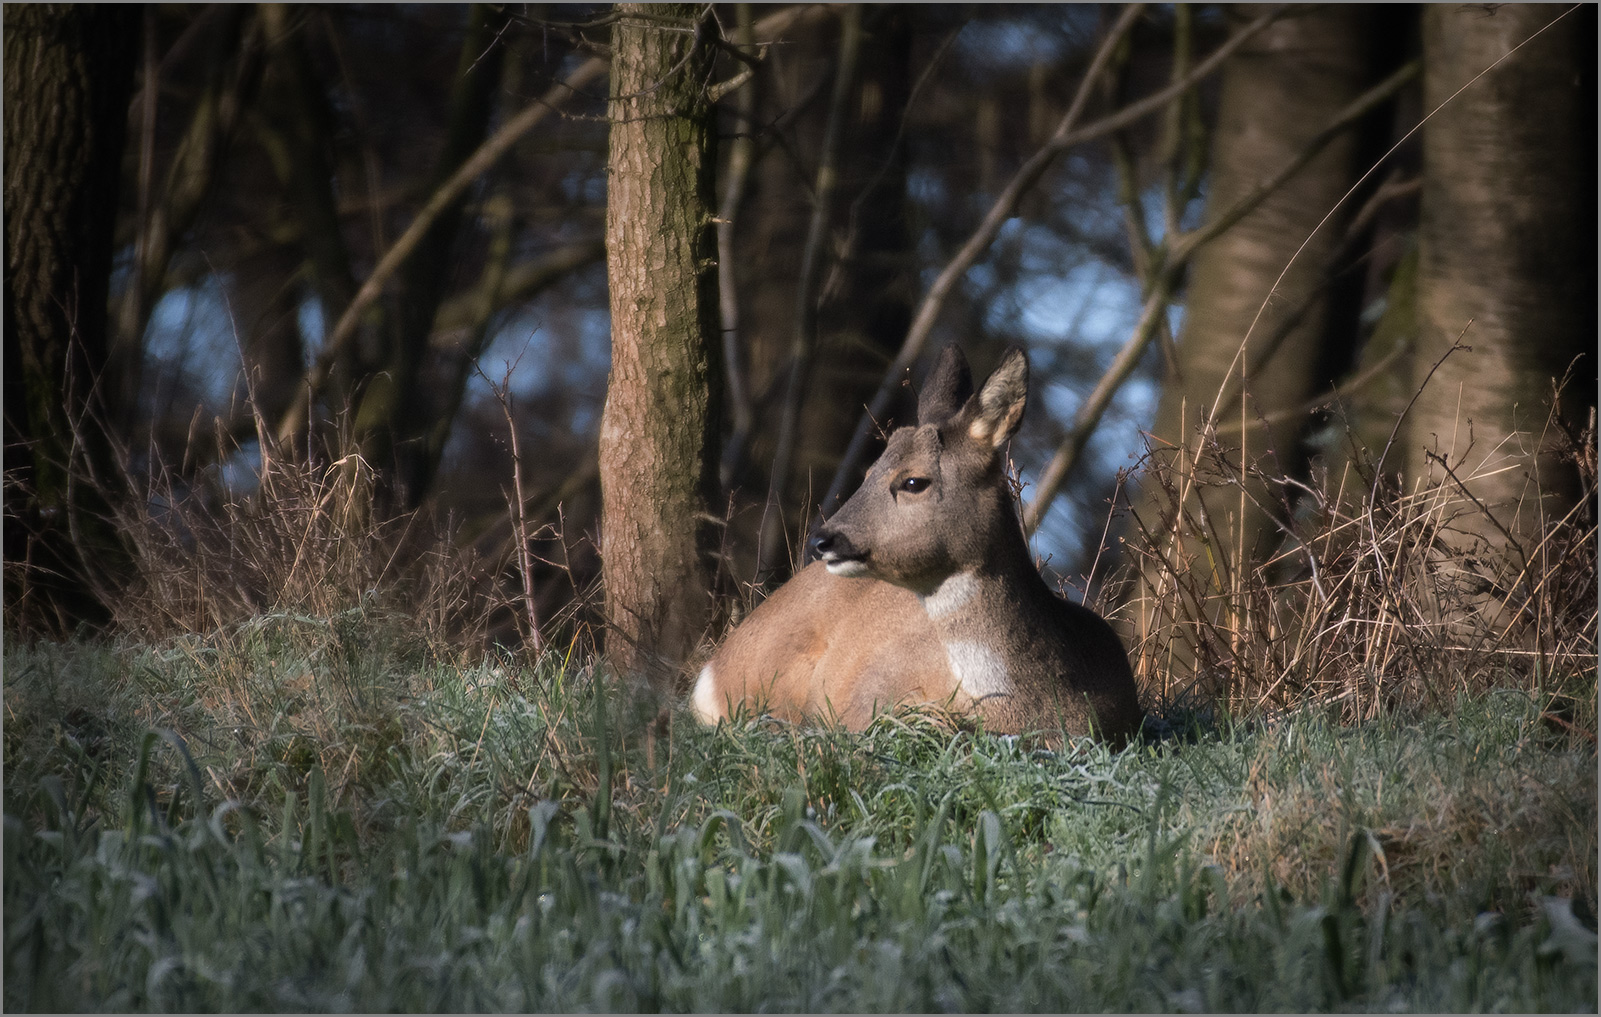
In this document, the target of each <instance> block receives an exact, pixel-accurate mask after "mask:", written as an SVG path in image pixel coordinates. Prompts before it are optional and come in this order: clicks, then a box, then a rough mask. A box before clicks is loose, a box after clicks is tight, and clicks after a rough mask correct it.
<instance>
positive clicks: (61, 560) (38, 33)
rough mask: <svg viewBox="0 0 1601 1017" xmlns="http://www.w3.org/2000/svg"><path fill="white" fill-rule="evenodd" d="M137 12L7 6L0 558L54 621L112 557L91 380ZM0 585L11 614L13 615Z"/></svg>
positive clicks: (100, 368) (101, 324)
mask: <svg viewBox="0 0 1601 1017" xmlns="http://www.w3.org/2000/svg"><path fill="white" fill-rule="evenodd" d="M139 17H140V12H139V9H138V8H137V7H133V6H122V7H118V6H98V5H70V4H7V5H6V7H5V42H4V47H5V229H6V265H5V433H6V439H5V442H6V464H5V465H6V471H7V483H6V515H7V525H6V528H5V530H6V536H5V553H6V559H7V562H8V563H16V562H21V561H24V560H28V559H30V555H31V561H30V564H31V565H33V566H37V567H36V568H34V569H32V570H31V575H30V576H29V577H28V578H29V580H30V581H31V582H32V583H35V584H37V585H33V586H31V587H24V588H23V589H28V590H30V591H32V592H38V593H41V594H43V595H44V599H45V600H46V601H48V602H49V603H48V604H47V605H40V606H46V607H47V609H48V610H50V611H51V613H53V614H54V615H55V617H56V618H57V619H58V620H59V622H60V623H61V624H63V625H72V624H74V623H76V622H77V621H80V620H95V619H98V618H102V617H104V616H105V609H106V607H107V605H103V604H100V603H98V601H97V600H96V599H95V597H94V595H93V593H92V591H91V589H90V587H89V586H88V585H87V584H86V582H85V581H84V572H85V569H86V568H87V567H88V566H89V565H91V564H92V565H95V566H97V567H103V566H105V565H106V564H107V563H108V561H109V560H110V558H111V556H112V555H114V553H115V548H116V541H115V537H114V536H113V534H112V532H111V529H110V526H109V522H108V521H106V520H104V519H102V518H99V516H100V513H101V512H102V511H103V508H104V506H103V504H101V503H100V502H99V498H98V495H99V494H101V493H106V491H107V487H108V486H110V485H114V483H115V480H114V477H115V464H114V461H113V457H112V455H111V450H110V445H109V442H108V441H107V440H106V436H105V434H104V432H103V429H102V425H103V424H104V423H105V422H106V421H109V420H111V419H114V418H113V416H112V413H113V411H114V409H115V407H112V406H109V405H107V404H108V402H109V401H110V393H113V392H115V391H116V386H115V384H114V381H113V379H107V378H104V377H103V376H102V375H103V373H104V370H105V366H106V361H107V349H108V344H107V321H108V315H107V299H108V290H109V285H110V279H111V254H112V229H113V226H114V225H115V222H116V211H117V197H118V192H117V180H118V174H119V172H120V170H121V167H122V153H123V138H124V135H125V133H126V125H127V116H128V101H129V98H130V94H131V90H132V85H133V67H134V60H135V57H136V56H137V53H138V44H139V30H138V29H139ZM13 480H15V481H18V482H20V483H19V484H14V483H13ZM97 487H98V488H99V490H98V491H97V490H96V488H97ZM30 535H31V536H33V537H36V538H37V540H36V541H35V542H33V543H32V545H31V548H30V541H29V538H30ZM7 578H8V584H7V585H8V590H7V593H8V603H7V609H8V615H9V613H10V612H11V611H12V610H13V609H16V608H19V607H24V605H21V604H19V602H18V599H17V595H18V594H19V593H20V592H22V590H19V589H18V588H17V587H14V586H12V585H11V583H10V580H11V578H12V573H10V572H8V573H7Z"/></svg>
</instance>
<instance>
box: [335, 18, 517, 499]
mask: <svg viewBox="0 0 1601 1017" xmlns="http://www.w3.org/2000/svg"><path fill="white" fill-rule="evenodd" d="M467 17H468V23H467V32H466V37H465V38H464V39H463V40H462V45H461V55H460V58H459V60H458V65H457V69H456V78H455V87H454V89H453V91H452V94H451V100H450V119H449V121H448V124H447V128H446V131H447V133H446V135H445V139H444V145H443V147H442V149H441V151H440V153H439V156H438V158H437V160H436V161H435V163H434V170H433V173H432V175H431V176H430V178H429V180H428V185H427V188H426V190H425V193H428V194H433V193H434V192H436V191H437V190H438V189H439V188H440V187H441V186H442V185H443V184H444V183H445V182H446V181H447V180H449V179H450V178H451V176H452V175H454V174H455V172H456V170H457V169H459V168H460V167H461V164H462V163H463V162H466V161H467V159H468V157H469V156H471V155H472V154H473V152H475V151H476V150H477V149H478V146H479V145H481V144H482V143H483V140H484V137H485V135H486V134H487V133H488V130H489V118H490V114H491V112H492V111H493V110H494V106H495V92H496V89H497V88H498V87H499V85H500V68H501V64H502V58H503V56H504V54H505V46H504V45H503V44H501V42H500V41H499V39H498V36H499V34H500V32H501V31H502V30H503V29H504V27H505V23H506V14H505V12H504V11H497V10H495V9H493V8H491V7H489V6H488V5H484V4H475V5H473V7H472V8H471V9H470V11H469V13H468V16H467ZM466 203H467V195H466V194H463V195H461V196H460V197H458V198H457V199H456V201H455V202H454V203H453V204H452V205H451V206H450V207H449V208H448V209H446V210H445V211H444V212H442V213H441V214H440V215H439V217H438V218H437V219H436V220H435V221H434V224H433V226H431V227H430V228H429V230H428V232H427V233H426V234H425V235H424V236H423V238H422V241H421V242H420V243H419V244H418V245H417V247H416V249H415V250H414V251H413V252H412V254H411V257H410V258H409V259H408V260H407V262H406V265H405V267H404V268H402V269H401V271H400V272H399V279H398V280H397V285H396V287H395V290H394V297H395V300H394V305H393V312H394V313H393V315H392V319H391V321H390V322H389V323H388V327H387V328H386V329H385V332H386V333H387V338H388V340H389V342H388V347H389V349H388V357H387V362H386V363H385V364H384V365H383V366H382V367H381V368H380V370H379V371H378V372H377V373H376V374H375V375H374V376H373V379H372V381H371V382H370V383H369V384H368V385H367V386H366V388H365V390H364V392H363V394H362V399H361V408H360V410H358V412H357V414H356V433H357V437H358V439H359V440H360V441H361V442H362V444H363V447H364V450H365V452H366V454H367V456H368V460H369V461H370V462H371V463H373V465H375V466H376V467H378V468H379V469H380V470H381V471H383V473H384V474H385V476H386V480H387V483H386V484H385V488H386V489H387V490H388V491H389V492H390V495H391V501H392V503H393V507H395V508H398V509H412V508H416V507H417V506H418V505H419V504H421V502H422V498H423V496H424V495H425V494H426V493H427V491H428V487H429V485H430V484H431V483H432V482H433V465H434V460H433V458H432V457H431V456H430V455H429V454H428V443H427V436H428V434H429V433H430V432H431V431H433V430H434V426H435V424H436V422H437V419H438V415H439V414H440V413H441V412H443V411H445V410H446V409H453V408H454V405H455V402H456V401H454V400H452V399H450V398H449V397H448V396H447V397H446V398H442V399H434V398H430V397H429V395H428V393H426V392H425V385H424V383H423V374H424V372H425V371H427V369H428V367H429V364H428V356H427V354H428V339H429V337H430V336H431V335H432V334H433V331H434V319H435V317H436V316H437V315H438V313H439V308H440V304H441V302H442V301H443V300H444V297H445V293H446V291H447V289H448V288H449V282H450V269H451V264H452V260H451V251H452V248H453V247H454V246H455V243H456V238H457V234H458V233H459V232H460V227H461V222H462V210H463V208H464V207H465V206H466Z"/></svg>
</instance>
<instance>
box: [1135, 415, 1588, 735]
mask: <svg viewBox="0 0 1601 1017" xmlns="http://www.w3.org/2000/svg"><path fill="white" fill-rule="evenodd" d="M1546 433H1547V435H1548V436H1549V435H1553V434H1560V435H1561V436H1562V437H1561V438H1560V439H1559V440H1558V441H1557V442H1556V443H1555V444H1556V445H1557V446H1559V451H1560V454H1561V456H1562V457H1565V458H1566V459H1568V460H1569V461H1570V463H1571V465H1574V466H1576V467H1577V470H1576V473H1577V475H1578V476H1579V478H1580V483H1581V485H1582V488H1583V489H1582V493H1581V496H1580V497H1579V498H1578V499H1577V501H1576V503H1575V507H1574V508H1573V509H1572V510H1571V511H1568V512H1567V513H1566V514H1565V515H1562V516H1560V517H1557V518H1547V517H1544V516H1543V515H1540V514H1538V513H1532V512H1528V511H1527V507H1528V505H1531V504H1532V505H1541V504H1544V501H1543V499H1542V493H1543V492H1542V491H1541V490H1540V487H1539V473H1538V470H1537V469H1530V468H1529V464H1528V463H1527V462H1526V461H1524V462H1510V463H1509V461H1508V460H1507V459H1505V458H1500V459H1498V458H1496V457H1495V456H1492V455H1483V454H1481V455H1480V456H1478V457H1477V458H1475V457H1473V456H1472V455H1470V454H1464V455H1462V456H1460V457H1453V459H1452V460H1451V461H1450V462H1447V461H1446V460H1445V459H1444V458H1437V459H1436V460H1434V461H1433V465H1434V469H1433V470H1432V471H1431V474H1430V475H1429V476H1427V477H1423V478H1420V479H1419V480H1418V481H1417V482H1416V483H1415V484H1414V485H1413V486H1412V487H1411V489H1410V490H1401V489H1399V488H1398V487H1396V486H1395V485H1394V484H1393V483H1386V482H1385V480H1384V477H1383V475H1382V474H1380V475H1378V477H1377V478H1376V477H1375V472H1374V470H1373V468H1372V466H1371V464H1365V463H1362V462H1361V461H1360V460H1357V461H1355V462H1352V463H1349V464H1347V465H1346V466H1344V467H1343V468H1341V469H1339V470H1338V472H1334V471H1331V470H1314V471H1313V475H1312V477H1311V478H1310V479H1307V480H1302V479H1298V478H1294V477H1287V476H1284V475H1283V474H1282V473H1280V472H1278V471H1276V470H1275V469H1274V468H1273V466H1272V463H1273V460H1272V458H1271V457H1264V458H1263V459H1259V460H1256V461H1255V462H1253V463H1251V464H1249V465H1247V466H1244V467H1242V466H1241V465H1240V463H1239V458H1238V453H1237V452H1236V451H1234V450H1232V449H1228V448H1226V447H1224V446H1223V445H1222V444H1220V443H1219V442H1218V441H1217V437H1216V434H1215V433H1211V434H1205V435H1203V436H1202V438H1203V440H1202V441H1201V443H1200V444H1199V446H1198V451H1194V450H1192V451H1191V452H1190V453H1189V454H1187V455H1178V456H1165V455H1163V456H1157V455H1147V457H1146V463H1145V472H1144V474H1143V477H1142V483H1143V484H1145V485H1147V490H1148V491H1155V492H1157V496H1156V497H1154V498H1151V499H1149V500H1148V501H1147V502H1146V504H1147V505H1155V506H1156V510H1157V511H1155V512H1152V511H1150V510H1149V509H1146V510H1145V511H1144V512H1143V514H1142V512H1141V511H1140V510H1138V509H1136V508H1134V507H1133V506H1132V505H1131V506H1130V525H1129V527H1128V530H1127V536H1126V538H1125V545H1126V550H1127V552H1128V554H1127V561H1126V564H1125V566H1124V571H1123V575H1122V576H1121V578H1120V580H1119V583H1120V585H1122V586H1123V589H1124V590H1125V591H1128V592H1126V593H1125V595H1124V597H1123V607H1122V611H1121V617H1122V621H1123V622H1124V623H1125V624H1129V625H1130V626H1131V627H1132V628H1133V629H1134V631H1135V633H1136V639H1135V641H1134V643H1133V644H1132V651H1133V652H1132V654H1131V657H1132V661H1133V663H1134V666H1135V674H1136V676H1137V679H1138V680H1139V681H1140V682H1141V685H1142V687H1143V688H1144V689H1145V690H1146V694H1147V696H1148V697H1151V698H1154V699H1155V700H1157V701H1158V703H1159V704H1169V705H1179V706H1185V705H1198V704H1214V705H1217V706H1222V707H1225V708H1226V709H1228V710H1229V711H1230V712H1234V713H1236V714H1239V713H1257V714H1259V715H1261V714H1266V715H1269V716H1271V715H1274V714H1277V713H1280V712H1283V711H1286V710H1290V709H1294V708H1297V707H1301V706H1305V705H1309V704H1318V705H1323V706H1328V707H1333V708H1335V709H1337V711H1338V716H1339V717H1340V718H1341V719H1342V720H1343V721H1345V722H1358V721H1363V720H1369V719H1372V718H1374V717H1376V716H1378V715H1379V714H1381V713H1383V712H1385V711H1387V710H1390V709H1393V708H1397V707H1422V708H1427V709H1448V708H1449V707H1450V704H1451V703H1452V701H1453V700H1454V698H1455V697H1456V696H1457V695H1458V694H1459V693H1468V692H1475V691H1482V690H1484V689H1485V688H1488V687H1491V686H1502V687H1505V686H1509V685H1511V686H1516V687H1520V688H1523V689H1525V690H1527V691H1529V692H1531V693H1535V694H1537V695H1540V696H1543V697H1545V699H1544V702H1545V703H1546V710H1545V718H1546V720H1547V722H1548V723H1550V724H1551V725H1553V726H1556V727H1558V728H1561V729H1563V730H1566V731H1568V732H1570V733H1574V734H1575V735H1576V736H1578V737H1582V738H1585V739H1587V740H1589V741H1590V742H1591V743H1592V744H1593V743H1594V741H1595V730H1596V715H1595V709H1596V704H1595V688H1596V686H1595V680H1596V623H1597V612H1596V519H1595V495H1596V488H1595V461H1596V445H1595V427H1594V418H1593V416H1592V417H1591V422H1590V424H1589V426H1588V427H1587V428H1586V429H1585V430H1584V431H1582V432H1575V431H1573V430H1572V429H1562V428H1557V427H1548V428H1547V432H1546ZM1381 462H1382V458H1381ZM1470 464H1471V465H1470ZM1510 468H1523V469H1525V470H1526V471H1527V473H1528V475H1529V476H1530V477H1531V480H1530V489H1529V490H1528V492H1527V494H1526V497H1525V500H1524V501H1525V504H1524V505H1523V506H1520V508H1522V509H1523V510H1524V511H1523V512H1522V517H1523V518H1524V519H1525V520H1527V519H1529V518H1536V519H1537V522H1536V523H1535V524H1534V525H1533V526H1532V527H1531V526H1529V525H1528V523H1527V522H1525V523H1524V527H1525V528H1524V530H1523V532H1521V533H1520V534H1518V535H1516V536H1514V535H1513V534H1511V533H1510V532H1509V531H1508V529H1507V524H1506V523H1505V522H1504V521H1503V519H1502V518H1500V515H1504V514H1505V513H1504V512H1501V513H1500V514H1499V515H1498V511H1497V510H1492V509H1491V508H1490V507H1488V506H1486V505H1485V504H1483V503H1482V502H1481V501H1479V499H1478V498H1476V497H1475V496H1474V495H1473V494H1472V488H1473V481H1474V480H1475V478H1476V477H1477V476H1478V475H1480V474H1479V472H1476V471H1481V472H1482V471H1484V470H1491V469H1510ZM1264 490H1265V491H1267V492H1270V496H1269V497H1271V498H1272V499H1273V503H1271V504H1268V503H1266V501H1267V499H1264V498H1262V497H1261V496H1260V495H1253V494H1252V492H1253V491H1264ZM1202 495H1205V496H1207V497H1205V498H1204V499H1203V498H1202V497H1199V496H1202ZM1248 498H1249V499H1252V500H1253V501H1255V502H1256V503H1257V507H1258V508H1260V509H1262V510H1264V511H1266V512H1268V513H1269V514H1270V515H1271V516H1272V517H1273V519H1274V520H1275V521H1276V524H1277V526H1278V529H1279V531H1280V532H1281V534H1282V537H1283V539H1282V541H1281V542H1280V543H1279V545H1278V548H1277V550H1276V551H1274V552H1273V553H1272V554H1270V555H1266V556H1263V557H1262V558H1260V560H1253V559H1252V558H1251V557H1250V556H1249V554H1248V553H1242V552H1243V551H1244V549H1243V548H1242V547H1241V545H1240V542H1239V540H1238V538H1237V535H1235V534H1234V533H1233V529H1232V528H1233V527H1234V526H1235V525H1236V524H1237V520H1238V516H1237V515H1236V516H1234V517H1233V518H1222V519H1220V518H1218V517H1217V514H1216V513H1215V508H1216V507H1217V506H1218V505H1221V504H1224V503H1225V502H1227V503H1230V504H1233V505H1236V506H1238V507H1239V510H1240V513H1241V514H1243V510H1244V509H1245V507H1246V499H1248ZM1207 505H1210V506H1212V507H1213V508H1214V513H1213V514H1208V512H1207V510H1206V507H1205V506H1207ZM1487 533H1488V534H1497V535H1501V536H1502V537H1503V539H1502V540H1499V541H1494V540H1490V539H1486V538H1485V537H1483V536H1482V534H1487Z"/></svg>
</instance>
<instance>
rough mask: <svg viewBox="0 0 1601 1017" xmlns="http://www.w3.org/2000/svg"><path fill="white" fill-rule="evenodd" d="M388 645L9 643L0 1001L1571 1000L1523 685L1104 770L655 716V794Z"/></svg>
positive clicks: (1377, 1005) (345, 635)
mask: <svg viewBox="0 0 1601 1017" xmlns="http://www.w3.org/2000/svg"><path fill="white" fill-rule="evenodd" d="M396 633H397V630H396V629H395V628H394V627H393V626H390V625H386V624H384V623H383V622H382V621H381V620H374V619H367V618H363V617H362V616H361V615H360V614H359V613H353V614H351V615H349V616H342V617H340V618H336V619H334V620H332V621H326V620H325V621H315V620H312V619H306V618H275V619H262V620H257V621H255V622H252V623H249V624H247V625H245V626H241V627H240V628H238V629H236V630H234V631H233V632H232V633H229V634H226V635H221V636H215V637H211V638H209V639H198V638H184V639H181V640H173V641H168V642H166V643H163V644H160V645H156V646H149V645H132V644H130V645H126V646H121V647H108V646H102V645H83V646H70V647H60V646H40V647H37V648H35V649H20V648H16V647H14V646H13V647H10V648H8V650H7V652H6V659H5V676H6V684H5V708H6V712H5V749H6V756H5V762H6V774H5V775H6V784H5V809H6V831H5V852H6V855H5V915H6V961H5V965H6V967H5V975H6V979H5V1002H6V1005H7V1008H8V1009H30V1010H57V1009H69V1010H70V1009H85V1008H88V1009H135V1010H143V1009H157V1010H250V1009H293V1010H306V1009H310V1010H324V1009H334V1010H337V1009H362V1010H383V1009H402V1010H421V1009H428V1010H463V1009H469V1010H470V1009H491V1010H517V1009H558V1010H559V1009H605V1010H619V1009H620V1010H633V1009H669V1010H693V1009H719V1010H734V1011H749V1010H759V1009H777V1010H869V1011H907V1010H912V1011H917V1010H941V1009H965V1010H986V1009H993V1010H1062V1009H1071V1010H1100V1009H1112V1010H1172V1009H1206V1010H1263V1009H1267V1010H1301V1009H1390V1008H1395V1007H1400V1008H1406V1009H1419V1010H1440V1011H1450V1010H1463V1009H1520V1010H1521V1009H1533V1010H1543V1009H1573V1008H1580V1009H1583V1008H1593V1007H1594V1004H1595V999H1596V991H1597V982H1596V965H1595V937H1594V933H1593V931H1591V929H1590V926H1591V925H1593V921H1594V919H1593V913H1594V904H1595V892H1596V891H1595V857H1596V842H1595V830H1596V787H1595V757H1594V754H1593V750H1592V748H1591V747H1590V746H1589V744H1588V743H1587V742H1584V741H1583V740H1576V739H1574V738H1573V736H1571V735H1567V734H1564V733H1563V732H1561V731H1560V730H1556V729H1552V728H1550V727H1549V726H1548V725H1546V724H1544V723H1543V722H1542V720H1541V714H1542V705H1543V704H1541V703H1539V702H1537V701H1536V700H1535V699H1533V698H1531V697H1530V696H1528V695H1527V694H1524V693H1504V692H1503V693H1492V694H1490V695H1488V696H1483V697H1477V698H1463V699H1461V700H1460V701H1459V702H1458V703H1457V706H1456V708H1455V710H1454V711H1452V712H1450V713H1449V714H1448V715H1437V716H1432V717H1424V718H1419V719H1414V720H1402V719H1396V718H1391V719H1388V720H1383V721H1378V722H1374V723H1372V724H1369V725H1366V726H1363V727H1356V728H1352V727H1341V726H1339V725H1337V724H1334V723H1332V722H1330V720H1329V718H1328V717H1327V716H1320V715H1318V714H1316V713H1313V712H1304V713H1300V714H1296V715H1292V716H1290V717H1288V718H1285V719H1283V720H1281V721H1278V722H1276V723H1274V724H1271V725H1251V724H1244V723H1239V724H1231V723H1223V724H1221V725H1211V726H1209V727H1201V726H1197V725H1192V729H1191V730H1190V732H1189V734H1188V736H1186V737H1170V738H1168V739H1166V740H1164V741H1161V742H1159V743H1145V744H1140V745H1136V746H1135V747H1133V748H1130V749H1129V750H1127V751H1124V752H1121V753H1112V752H1109V751H1108V750H1107V749H1105V748H1104V747H1103V746H1097V745H1094V744H1091V743H1082V744H1077V745H1069V746H1068V747H1067V748H1066V749H1064V750H1063V751H1060V752H1055V753H1051V752H1046V751H1043V750H1039V749H1036V748H1035V747H1033V746H1030V745H1029V744H1027V743H1026V742H1022V741H1019V740H1017V739H1013V738H1003V737H995V736H990V735H987V734H984V733H982V732H976V733H975V732H952V731H950V730H949V729H947V728H945V727H943V726H941V725H940V724H939V723H937V722H936V721H935V720H934V719H932V718H926V717H921V716H916V715H913V716H905V717H900V718H886V719H884V720H881V721H880V722H878V723H877V724H876V725H875V726H874V727H873V728H872V729H870V730H869V731H867V732H865V733H863V734H861V735H850V734H846V733H843V732H839V731H819V730H808V729H798V728H794V727H789V726H784V725H778V724H774V723H772V722H769V721H761V720H756V721H751V722H749V723H745V724H741V725H724V726H723V727H722V728H720V729H717V730H707V729H703V728H700V727H698V726H696V725H695V724H694V723H693V722H692V721H690V720H689V718H688V717H687V715H680V716H677V717H676V718H675V721H674V725H673V729H672V731H671V733H670V735H668V736H667V737H665V738H662V739H660V740H659V741H658V742H657V743H656V744H655V745H654V747H653V756H654V760H655V765H654V766H651V765H649V764H647V762H646V745H645V743H646V740H647V738H646V735H647V732H648V730H649V729H650V723H649V722H650V721H651V720H652V719H653V716H654V714H653V712H652V711H651V710H649V709H648V708H647V707H645V706H644V705H643V704H642V702H640V701H639V700H638V698H637V697H633V696H630V695H629V694H628V690H627V689H626V687H623V686H618V685H616V684H614V683H612V682H610V681H599V682H597V680H596V674H595V672H594V670H593V669H592V668H590V667H587V666H579V665H575V664H568V665H566V666H563V665H562V663H561V662H560V661H558V660H557V659H555V658H554V657H550V658H547V659H546V660H545V661H544V662H542V663H541V664H540V665H539V666H538V667H535V668H527V667H524V666H520V665H518V664H516V663H514V662H513V661H511V660H494V659H491V660H487V661H484V662H481V663H478V664H474V665H471V666H466V667H462V666H460V665H459V664H452V663H448V662H441V661H437V660H431V659H429V657H428V655H427V654H426V653H423V652H422V651H420V650H413V649H409V648H407V646H406V645H405V641H404V640H403V639H402V638H399V637H398V636H397V634H396ZM1174 726H1176V727H1180V728H1182V725H1174ZM1569 901H1571V902H1572V903H1571V904H1570V903H1569Z"/></svg>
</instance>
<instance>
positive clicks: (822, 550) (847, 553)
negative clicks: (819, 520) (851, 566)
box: [809, 526, 864, 561]
mask: <svg viewBox="0 0 1601 1017" xmlns="http://www.w3.org/2000/svg"><path fill="white" fill-rule="evenodd" d="M809 543H810V545H811V550H812V557H814V558H822V559H823V560H824V561H830V560H836V559H847V558H861V557H864V555H863V554H862V552H861V551H859V550H857V549H856V545H855V544H853V543H851V538H849V537H847V536H845V534H843V533H841V532H840V531H839V530H836V529H834V528H833V527H830V526H819V527H818V528H817V530H816V531H814V532H813V533H812V539H811V541H810V542H809Z"/></svg>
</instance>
